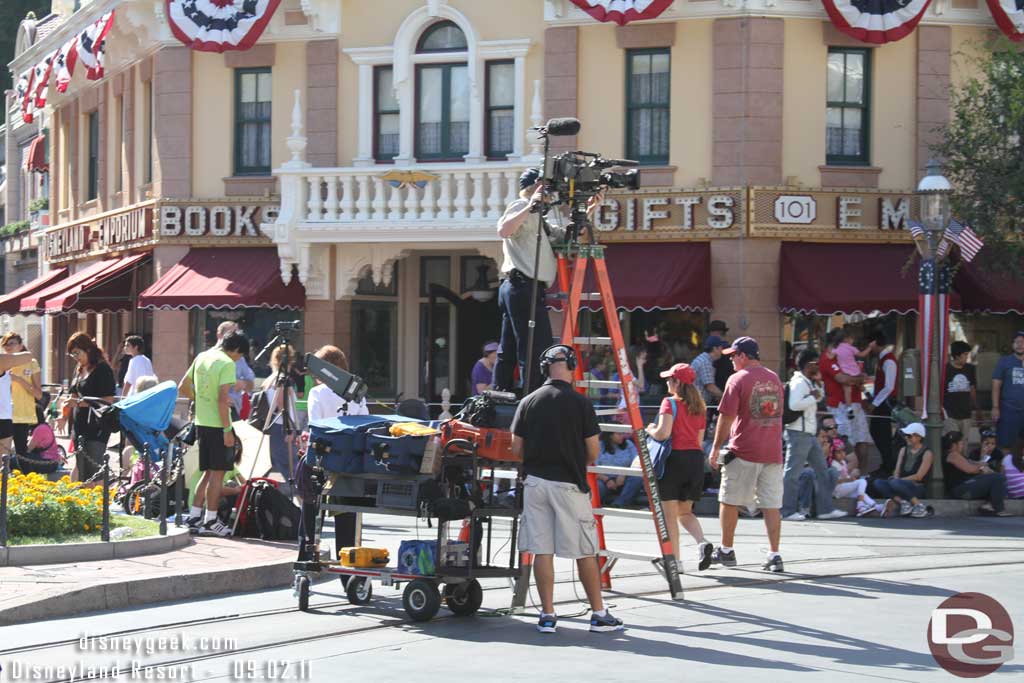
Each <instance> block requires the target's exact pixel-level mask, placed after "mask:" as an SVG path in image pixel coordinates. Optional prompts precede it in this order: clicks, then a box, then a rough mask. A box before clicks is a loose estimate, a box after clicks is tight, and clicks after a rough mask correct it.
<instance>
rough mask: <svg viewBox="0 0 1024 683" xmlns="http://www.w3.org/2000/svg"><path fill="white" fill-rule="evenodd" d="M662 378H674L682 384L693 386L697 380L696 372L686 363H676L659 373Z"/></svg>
mask: <svg viewBox="0 0 1024 683" xmlns="http://www.w3.org/2000/svg"><path fill="white" fill-rule="evenodd" d="M661 376H662V377H675V378H676V379H677V380H679V381H680V382H682V383H683V384H693V382H694V380H696V379H697V372H696V371H695V370H694V369H693V368H691V367H690V366H689V365H687V364H686V363H676V364H675V365H673V366H672V367H670V368H669V369H668V370H665V371H664V372H662V373H661Z"/></svg>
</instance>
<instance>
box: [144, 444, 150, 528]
mask: <svg viewBox="0 0 1024 683" xmlns="http://www.w3.org/2000/svg"><path fill="white" fill-rule="evenodd" d="M150 462H152V458H150V456H149V444H148V443H147V444H143V445H142V478H143V480H144V481H145V482H146V485H145V486H144V487H143V488H142V518H143V519H149V484H150V477H151V476H152V470H151V469H150V466H149V465H150Z"/></svg>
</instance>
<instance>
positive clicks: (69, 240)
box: [46, 223, 92, 261]
mask: <svg viewBox="0 0 1024 683" xmlns="http://www.w3.org/2000/svg"><path fill="white" fill-rule="evenodd" d="M91 236H92V233H91V231H90V230H89V226H88V225H85V224H83V223H78V224H77V225H68V226H65V227H62V228H56V229H54V230H51V231H49V232H48V233H46V260H48V261H53V260H56V259H62V258H66V257H68V256H73V255H75V254H79V253H83V252H86V251H88V249H89V242H90V237H91Z"/></svg>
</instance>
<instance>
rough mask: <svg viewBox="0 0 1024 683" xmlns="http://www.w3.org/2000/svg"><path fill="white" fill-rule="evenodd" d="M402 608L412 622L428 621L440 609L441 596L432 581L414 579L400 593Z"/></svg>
mask: <svg viewBox="0 0 1024 683" xmlns="http://www.w3.org/2000/svg"><path fill="white" fill-rule="evenodd" d="M402 607H404V608H405V611H406V612H408V613H409V616H410V617H412V618H413V621H430V620H431V619H433V618H434V615H435V614H437V610H439V609H441V594H440V593H439V592H438V590H437V585H436V584H435V583H434V582H433V581H427V580H426V579H415V580H413V581H410V582H409V585H408V586H406V587H405V592H404V593H402Z"/></svg>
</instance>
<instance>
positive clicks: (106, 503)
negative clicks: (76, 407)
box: [81, 443, 110, 542]
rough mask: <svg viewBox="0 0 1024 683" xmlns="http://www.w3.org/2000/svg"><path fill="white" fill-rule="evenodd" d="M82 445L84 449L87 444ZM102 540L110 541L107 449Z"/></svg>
mask: <svg viewBox="0 0 1024 683" xmlns="http://www.w3.org/2000/svg"><path fill="white" fill-rule="evenodd" d="M81 447H82V448H83V449H84V448H85V444H84V443H82V445H81ZM100 540H101V541H104V542H108V541H110V457H109V456H107V452H106V450H104V451H103V527H102V530H101V531H100Z"/></svg>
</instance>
